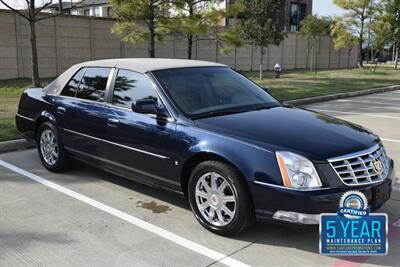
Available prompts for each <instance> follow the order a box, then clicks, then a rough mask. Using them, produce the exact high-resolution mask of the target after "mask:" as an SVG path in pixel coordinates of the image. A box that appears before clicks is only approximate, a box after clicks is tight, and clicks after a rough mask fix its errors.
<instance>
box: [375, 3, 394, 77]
mask: <svg viewBox="0 0 400 267" xmlns="http://www.w3.org/2000/svg"><path fill="white" fill-rule="evenodd" d="M374 32H375V33H376V35H377V42H378V44H380V45H382V46H383V45H386V44H387V43H389V42H392V43H393V44H394V47H395V48H396V51H395V52H396V54H395V69H397V68H398V62H397V61H398V59H399V47H400V0H386V1H384V2H383V15H382V16H381V17H380V20H379V22H378V23H377V25H376V27H375V29H374ZM393 49H394V48H393Z"/></svg>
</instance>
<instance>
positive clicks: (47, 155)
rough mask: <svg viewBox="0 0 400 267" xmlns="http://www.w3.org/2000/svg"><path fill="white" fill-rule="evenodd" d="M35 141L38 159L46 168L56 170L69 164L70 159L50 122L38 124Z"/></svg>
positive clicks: (62, 168) (63, 168) (60, 169)
mask: <svg viewBox="0 0 400 267" xmlns="http://www.w3.org/2000/svg"><path fill="white" fill-rule="evenodd" d="M36 141H37V147H38V152H39V157H40V160H41V161H42V164H43V165H44V166H45V167H46V168H47V169H48V170H50V171H53V172H58V171H62V170H65V169H66V168H67V167H68V166H69V164H70V159H69V158H68V155H67V153H66V151H65V150H64V147H63V144H62V142H61V138H60V136H59V134H58V131H57V128H56V127H55V126H54V125H53V124H52V123H50V122H45V123H43V124H41V125H40V126H39V129H38V131H37V140H36Z"/></svg>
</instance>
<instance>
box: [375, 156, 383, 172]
mask: <svg viewBox="0 0 400 267" xmlns="http://www.w3.org/2000/svg"><path fill="white" fill-rule="evenodd" d="M374 169H375V171H376V172H377V173H379V174H382V173H383V165H382V162H381V161H380V160H379V159H376V160H375V161H374Z"/></svg>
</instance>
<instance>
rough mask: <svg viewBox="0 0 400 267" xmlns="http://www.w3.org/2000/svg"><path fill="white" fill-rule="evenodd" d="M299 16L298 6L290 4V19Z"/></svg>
mask: <svg viewBox="0 0 400 267" xmlns="http://www.w3.org/2000/svg"><path fill="white" fill-rule="evenodd" d="M298 14H299V4H295V3H292V4H291V6H290V15H291V16H292V17H297V16H298Z"/></svg>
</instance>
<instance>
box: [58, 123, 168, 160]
mask: <svg viewBox="0 0 400 267" xmlns="http://www.w3.org/2000/svg"><path fill="white" fill-rule="evenodd" d="M61 129H62V130H64V131H66V132H69V133H73V134H77V135H81V136H84V137H87V138H91V139H94V140H97V141H102V142H105V143H108V144H111V145H115V146H119V147H122V148H125V149H129V150H133V151H136V152H139V153H143V154H147V155H150V156H153V157H157V158H161V159H169V157H166V156H163V155H159V154H155V153H151V152H148V151H145V150H141V149H138V148H134V147H130V146H126V145H122V144H118V143H114V142H111V141H108V140H105V139H101V138H98V137H94V136H91V135H87V134H83V133H80V132H76V131H72V130H69V129H66V128H61Z"/></svg>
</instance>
